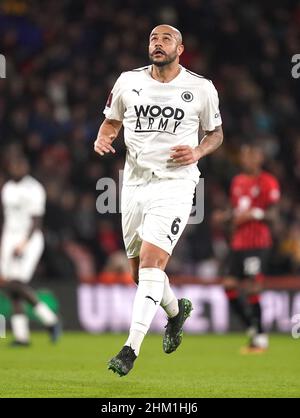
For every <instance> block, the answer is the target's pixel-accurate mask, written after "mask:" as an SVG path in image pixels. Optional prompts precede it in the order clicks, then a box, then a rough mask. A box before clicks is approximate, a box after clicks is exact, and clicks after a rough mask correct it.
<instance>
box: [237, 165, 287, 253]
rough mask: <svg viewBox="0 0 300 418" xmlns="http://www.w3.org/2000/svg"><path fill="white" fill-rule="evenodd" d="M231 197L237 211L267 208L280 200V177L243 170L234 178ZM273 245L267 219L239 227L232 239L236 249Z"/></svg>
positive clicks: (253, 221)
mask: <svg viewBox="0 0 300 418" xmlns="http://www.w3.org/2000/svg"><path fill="white" fill-rule="evenodd" d="M230 197H231V205H232V207H233V209H234V210H239V211H241V212H242V211H246V210H249V209H252V208H260V209H263V210H266V209H267V208H268V207H269V206H271V205H273V204H274V203H276V202H278V200H279V198H280V188H279V184H278V181H277V180H276V178H275V177H274V176H272V175H271V174H269V173H267V172H265V171H262V172H261V173H260V174H259V175H257V176H251V175H248V174H244V173H243V174H239V175H237V176H235V177H234V178H233V180H232V182H231V190H230ZM271 245H272V236H271V231H270V228H269V225H268V224H267V223H266V222H265V221H263V220H261V221H259V220H251V221H249V222H245V223H243V224H241V225H239V226H237V227H236V229H235V231H234V233H233V236H232V239H231V248H233V249H235V250H247V249H255V248H269V247H271Z"/></svg>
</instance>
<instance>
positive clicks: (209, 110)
mask: <svg viewBox="0 0 300 418" xmlns="http://www.w3.org/2000/svg"><path fill="white" fill-rule="evenodd" d="M208 83H209V85H208V89H207V90H206V94H207V97H206V99H205V101H204V105H203V108H202V111H201V113H200V123H201V127H202V129H203V131H213V130H214V129H215V128H216V127H217V126H220V125H222V119H221V114H220V110H219V97H218V92H217V90H216V88H215V86H214V85H213V83H212V82H211V81H209V82H208Z"/></svg>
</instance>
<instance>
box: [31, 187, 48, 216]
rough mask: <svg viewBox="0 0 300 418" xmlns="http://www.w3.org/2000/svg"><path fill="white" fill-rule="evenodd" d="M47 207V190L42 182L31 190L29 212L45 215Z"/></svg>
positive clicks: (35, 214) (32, 214) (34, 214)
mask: <svg viewBox="0 0 300 418" xmlns="http://www.w3.org/2000/svg"><path fill="white" fill-rule="evenodd" d="M45 207H46V191H45V189H44V187H43V186H42V185H41V184H38V185H36V186H35V187H34V188H33V189H32V191H31V201H30V206H29V212H30V215H31V216H43V215H44V214H45Z"/></svg>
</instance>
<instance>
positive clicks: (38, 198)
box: [1, 175, 46, 239]
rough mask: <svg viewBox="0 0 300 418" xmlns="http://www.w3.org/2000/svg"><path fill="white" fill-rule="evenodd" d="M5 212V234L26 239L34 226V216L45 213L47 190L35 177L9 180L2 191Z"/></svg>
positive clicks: (3, 231)
mask: <svg viewBox="0 0 300 418" xmlns="http://www.w3.org/2000/svg"><path fill="white" fill-rule="evenodd" d="M1 201H2V207H3V213H4V224H3V229H2V233H3V236H7V235H9V236H15V237H16V238H17V239H24V238H26V237H27V236H28V233H29V231H30V228H31V227H32V217H33V216H43V215H44V213H45V203H46V192H45V189H44V187H43V186H42V185H41V183H39V182H38V181H37V180H36V179H34V178H33V177H31V176H29V175H27V176H25V177H23V179H22V180H20V181H19V182H16V181H13V180H9V181H8V182H6V183H5V184H4V186H3V188H2V191H1Z"/></svg>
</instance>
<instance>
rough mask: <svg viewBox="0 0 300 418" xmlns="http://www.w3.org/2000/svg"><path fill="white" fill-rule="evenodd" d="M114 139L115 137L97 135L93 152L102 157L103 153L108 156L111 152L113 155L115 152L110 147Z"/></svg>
mask: <svg viewBox="0 0 300 418" xmlns="http://www.w3.org/2000/svg"><path fill="white" fill-rule="evenodd" d="M114 139H115V135H113V134H111V135H99V136H98V138H97V139H96V141H95V142H94V150H95V152H97V153H98V154H100V155H104V153H106V154H108V153H109V152H112V153H113V154H114V153H115V152H116V150H115V149H114V147H112V145H111V144H112V142H113V140H114Z"/></svg>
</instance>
